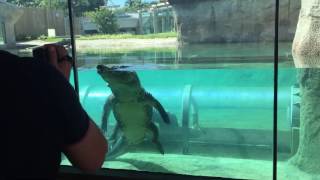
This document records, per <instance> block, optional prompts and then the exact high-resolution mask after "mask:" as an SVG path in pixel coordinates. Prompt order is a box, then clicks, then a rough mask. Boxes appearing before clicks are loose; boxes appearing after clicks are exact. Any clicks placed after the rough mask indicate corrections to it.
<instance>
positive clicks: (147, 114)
mask: <svg viewBox="0 0 320 180" xmlns="http://www.w3.org/2000/svg"><path fill="white" fill-rule="evenodd" d="M114 113H115V115H116V119H117V121H118V123H119V125H120V128H121V130H122V132H123V134H124V136H125V137H126V139H127V141H128V143H129V144H138V143H140V142H142V141H143V140H144V137H145V135H146V132H147V131H148V126H149V123H150V122H151V118H152V107H151V106H150V105H147V104H145V103H143V102H126V103H116V104H115V105H114Z"/></svg>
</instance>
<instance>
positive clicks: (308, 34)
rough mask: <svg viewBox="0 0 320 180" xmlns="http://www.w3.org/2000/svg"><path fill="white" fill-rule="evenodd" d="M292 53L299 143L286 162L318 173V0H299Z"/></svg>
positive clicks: (319, 94) (319, 100) (319, 30)
mask: <svg viewBox="0 0 320 180" xmlns="http://www.w3.org/2000/svg"><path fill="white" fill-rule="evenodd" d="M292 55H293V59H294V64H295V66H296V67H297V68H300V69H299V82H300V94H301V105H300V106H301V110H300V138H299V139H300V140H299V141H300V143H299V147H298V152H297V153H296V155H295V156H294V157H293V158H292V159H291V160H290V163H291V164H293V165H295V166H297V167H298V168H300V169H301V170H303V171H305V172H309V173H312V174H320V163H319V161H320V153H319V149H320V106H319V104H320V69H319V67H320V0H301V11H300V16H299V21H298V26H297V31H296V34H295V37H294V41H293V46H292Z"/></svg>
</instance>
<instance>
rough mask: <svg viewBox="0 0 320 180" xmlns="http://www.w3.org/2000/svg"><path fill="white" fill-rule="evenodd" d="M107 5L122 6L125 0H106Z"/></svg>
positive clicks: (147, 0)
mask: <svg viewBox="0 0 320 180" xmlns="http://www.w3.org/2000/svg"><path fill="white" fill-rule="evenodd" d="M108 1H109V3H108V5H120V6H123V5H124V3H125V2H126V0H108ZM152 1H154V0H143V2H152Z"/></svg>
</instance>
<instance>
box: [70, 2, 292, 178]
mask: <svg viewBox="0 0 320 180" xmlns="http://www.w3.org/2000/svg"><path fill="white" fill-rule="evenodd" d="M273 2H274V1H263V2H255V3H244V2H242V1H210V0H207V1H194V2H193V1H192V2H191V1H188V2H184V1H176V0H169V1H161V2H158V1H154V2H150V1H141V2H140V1H127V3H121V2H120V1H112V2H111V1H110V2H109V3H108V4H105V5H104V6H103V7H100V8H99V9H96V10H89V7H88V6H87V8H88V9H87V10H85V9H86V8H84V9H83V13H79V14H78V15H77V18H78V19H79V20H80V22H82V23H79V24H80V27H81V28H79V29H81V31H79V32H78V34H76V36H77V39H76V45H77V57H78V64H77V65H78V67H79V84H80V99H81V103H82V104H83V106H84V107H85V109H86V110H87V111H88V113H89V115H90V116H91V117H92V118H93V119H94V120H95V122H96V123H97V124H98V125H99V126H100V127H101V128H102V129H104V128H105V127H102V117H103V107H104V104H105V102H106V101H107V98H108V97H109V96H110V95H111V94H112V93H113V92H112V91H111V88H114V84H112V83H110V84H109V83H108V82H106V81H104V80H103V79H102V78H101V77H100V75H99V74H98V73H97V69H96V66H97V65H98V64H104V65H107V66H108V67H112V66H117V65H126V66H129V67H127V68H128V69H129V70H131V71H135V72H136V73H137V76H138V78H139V80H140V81H141V86H142V87H143V88H144V89H145V90H146V91H147V92H149V93H150V94H152V96H153V97H154V98H156V99H157V100H158V101H159V102H160V104H161V105H162V106H163V107H164V109H165V111H166V112H167V113H168V115H169V117H170V120H171V124H170V125H166V124H165V123H163V121H162V118H161V116H160V115H159V113H157V111H154V112H153V114H152V117H151V116H149V115H148V116H147V117H148V118H146V119H148V120H147V121H152V122H154V123H155V124H156V126H157V129H158V130H159V141H160V143H161V145H162V146H163V149H164V155H162V154H161V153H159V151H158V149H157V148H156V147H157V146H156V145H155V144H154V143H152V136H151V135H150V134H149V133H146V136H145V138H146V139H145V140H144V141H143V142H141V143H138V144H134V143H133V144H132V146H129V147H128V149H127V150H126V151H125V153H124V154H122V155H119V156H118V157H116V158H115V159H112V160H107V161H106V162H105V164H104V167H108V168H115V169H131V170H138V171H150V172H165V173H177V174H187V175H199V176H212V177H213V176H221V177H230V178H248V179H271V178H272V144H273V142H272V130H273V129H272V122H273V121H272V115H273V59H274V57H273V48H274V46H273V37H274V4H273ZM258 10H259V11H258ZM100 15H101V16H100ZM101 17H104V19H108V21H103V22H100V21H99V18H101ZM280 46H281V47H282V48H281V51H280V55H281V59H282V61H281V63H282V64H281V65H282V66H284V67H286V68H287V69H286V71H285V72H284V73H283V74H282V75H280V77H279V78H280V81H281V82H282V86H281V87H279V100H280V105H279V107H281V109H279V110H280V111H281V112H286V111H287V109H288V104H289V102H290V97H291V96H290V92H291V89H290V87H291V86H292V85H293V84H294V83H295V81H296V79H295V72H294V70H293V69H292V68H291V67H292V61H291V60H292V59H291V56H290V52H291V50H290V49H291V44H290V42H281V44H280ZM128 69H127V70H128ZM109 78H110V77H109ZM123 81H124V79H121V78H120V79H117V80H116V82H117V83H120V84H121V82H123ZM107 85H109V87H108V86H107ZM131 85H132V87H131V88H130V89H126V88H124V87H125V85H122V86H117V87H118V88H119V89H121V88H122V92H125V91H126V92H127V95H128V94H130V97H127V98H125V99H130V100H132V101H131V102H132V103H136V102H137V101H138V100H137V99H139V102H141V101H144V102H146V101H145V99H144V97H142V96H141V95H140V94H133V95H132V92H134V91H135V90H136V87H135V86H134V85H133V84H131ZM129 91H130V92H129ZM125 94H126V93H125ZM114 95H115V96H119V94H114ZM126 103H127V104H126ZM113 105H114V106H117V105H116V104H113ZM122 105H123V106H126V107H130V103H129V102H126V101H119V104H118V106H122ZM136 108H138V107H135V110H137V109H136ZM106 109H107V110H110V109H111V107H107V108H106ZM111 110H112V111H111V113H110V116H109V119H108V120H109V121H108V123H107V125H108V127H107V138H108V139H109V140H110V143H111V144H112V145H113V146H111V150H112V147H114V146H116V143H115V144H113V142H120V140H119V139H121V138H120V137H121V136H122V134H121V133H120V134H116V136H115V137H111V136H112V134H113V132H114V129H115V127H116V124H117V121H121V122H120V124H125V125H124V127H125V128H126V129H125V130H124V129H123V128H122V129H121V128H120V130H122V132H123V133H124V134H125V136H124V137H126V138H127V139H130V138H131V139H137V138H138V135H137V134H138V133H132V132H135V130H137V129H140V130H141V127H143V126H144V125H145V124H144V123H141V120H140V119H139V118H136V117H142V115H141V114H140V115H137V114H134V112H133V110H132V109H130V108H128V109H127V110H126V112H128V114H130V113H133V115H132V116H130V117H131V118H128V117H127V116H128V115H126V114H122V115H121V113H123V112H119V111H118V110H117V109H116V107H113V109H111ZM140 110H141V109H139V110H137V112H138V111H139V112H140V113H141V112H142V111H140ZM115 111H116V113H118V114H119V113H120V115H119V116H121V117H117V118H115V116H114V114H115V113H114V112H115ZM123 117H127V118H123ZM145 117H146V116H143V118H145ZM123 119H125V120H123ZM133 121H135V122H133ZM279 123H280V125H279V128H280V129H281V130H283V131H286V130H288V129H289V122H288V114H286V113H281V115H280V117H279ZM128 129H130V132H131V133H128V132H129V130H128ZM283 137H284V141H283V142H285V143H282V144H281V145H279V148H281V149H283V150H287V149H288V148H290V144H289V143H288V141H286V140H287V139H288V138H289V137H288V136H286V134H285V136H283ZM128 141H129V140H128ZM130 142H132V141H130ZM139 142H140V141H139ZM107 156H108V155H107ZM248 172H250V173H248Z"/></svg>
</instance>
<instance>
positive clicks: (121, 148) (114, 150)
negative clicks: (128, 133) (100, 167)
mask: <svg viewBox="0 0 320 180" xmlns="http://www.w3.org/2000/svg"><path fill="white" fill-rule="evenodd" d="M127 149H128V143H127V141H126V139H125V137H123V136H121V137H120V138H119V139H118V140H117V141H116V142H115V143H114V145H113V146H112V147H110V149H109V152H108V153H107V154H106V157H105V160H106V161H109V160H113V159H115V158H117V157H118V156H121V155H123V154H125V153H126V152H127Z"/></svg>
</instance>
